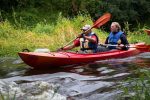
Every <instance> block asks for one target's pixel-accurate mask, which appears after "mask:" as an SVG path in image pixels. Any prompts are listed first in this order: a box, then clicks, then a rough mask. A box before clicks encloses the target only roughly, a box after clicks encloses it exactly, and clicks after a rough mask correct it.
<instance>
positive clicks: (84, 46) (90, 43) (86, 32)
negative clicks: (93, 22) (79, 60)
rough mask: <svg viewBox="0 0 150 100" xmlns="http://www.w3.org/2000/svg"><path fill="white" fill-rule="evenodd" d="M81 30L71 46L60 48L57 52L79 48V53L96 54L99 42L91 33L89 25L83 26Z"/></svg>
mask: <svg viewBox="0 0 150 100" xmlns="http://www.w3.org/2000/svg"><path fill="white" fill-rule="evenodd" d="M81 30H82V31H83V33H82V34H80V35H79V36H78V38H77V39H75V40H74V42H73V43H72V44H71V45H68V46H66V47H63V48H60V49H58V51H62V50H71V49H73V48H75V47H78V46H80V48H81V49H80V51H79V52H80V53H96V52H97V47H98V42H99V39H98V37H97V35H96V34H95V33H94V32H92V30H91V26H90V25H85V26H83V27H82V29H81Z"/></svg>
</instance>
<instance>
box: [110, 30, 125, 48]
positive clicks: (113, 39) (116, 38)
mask: <svg viewBox="0 0 150 100" xmlns="http://www.w3.org/2000/svg"><path fill="white" fill-rule="evenodd" d="M122 34H123V32H122V31H119V32H117V33H116V34H113V33H112V32H111V33H110V34H109V39H108V43H109V44H112V45H116V44H118V41H119V40H120V36H121V35H122ZM108 48H109V49H116V47H114V46H108Z"/></svg>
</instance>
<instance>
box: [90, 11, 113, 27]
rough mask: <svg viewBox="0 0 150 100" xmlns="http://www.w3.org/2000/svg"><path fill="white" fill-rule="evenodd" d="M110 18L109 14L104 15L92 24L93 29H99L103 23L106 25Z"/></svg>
mask: <svg viewBox="0 0 150 100" xmlns="http://www.w3.org/2000/svg"><path fill="white" fill-rule="evenodd" d="M110 18H111V14H110V13H105V14H104V15H103V16H101V17H100V18H99V19H98V20H97V21H96V22H95V23H94V24H93V28H99V27H101V26H102V25H104V24H105V23H107V22H108V21H109V20H110Z"/></svg>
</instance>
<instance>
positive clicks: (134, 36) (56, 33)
mask: <svg viewBox="0 0 150 100" xmlns="http://www.w3.org/2000/svg"><path fill="white" fill-rule="evenodd" d="M85 24H90V25H92V24H93V22H92V20H91V18H90V16H88V15H78V16H77V17H75V18H72V19H70V18H66V17H63V16H62V15H61V13H60V14H59V16H58V17H57V20H56V21H55V23H54V22H53V21H51V22H48V21H46V20H45V22H44V21H43V22H39V23H37V24H36V25H33V26H32V27H31V26H30V28H29V27H27V26H23V25H22V24H18V25H14V24H12V23H11V22H10V21H8V20H5V21H3V22H1V23H0V56H17V53H18V52H20V51H22V49H24V48H28V49H29V50H31V51H34V50H35V49H37V48H48V49H50V50H51V51H55V50H57V49H58V48H60V47H62V46H63V45H65V44H67V43H68V42H69V41H71V40H73V39H74V38H76V37H77V36H78V34H79V33H81V30H80V29H81V27H82V26H83V25H85ZM19 25H20V27H19ZM21 26H22V27H21ZM128 27H129V26H128V25H126V28H127V29H128ZM144 29H146V27H143V28H142V29H140V28H139V29H138V30H136V31H134V32H130V31H129V29H128V36H127V37H128V40H129V42H130V43H135V42H146V43H150V41H149V36H148V35H147V34H146V33H145V32H144V31H143V30H144ZM93 31H94V32H96V33H97V34H98V37H99V38H100V42H101V43H104V41H105V39H106V37H107V36H108V34H109V33H107V32H105V31H103V30H101V29H93Z"/></svg>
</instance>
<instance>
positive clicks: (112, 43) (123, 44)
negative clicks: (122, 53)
mask: <svg viewBox="0 0 150 100" xmlns="http://www.w3.org/2000/svg"><path fill="white" fill-rule="evenodd" d="M110 31H111V32H110V34H109V36H108V37H107V38H106V40H105V44H104V46H107V47H103V46H99V47H98V52H104V51H109V50H112V49H121V50H128V45H129V42H128V40H127V38H126V36H125V34H124V32H122V31H121V26H120V24H119V23H118V22H112V24H111V26H110ZM116 45H117V46H116Z"/></svg>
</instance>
